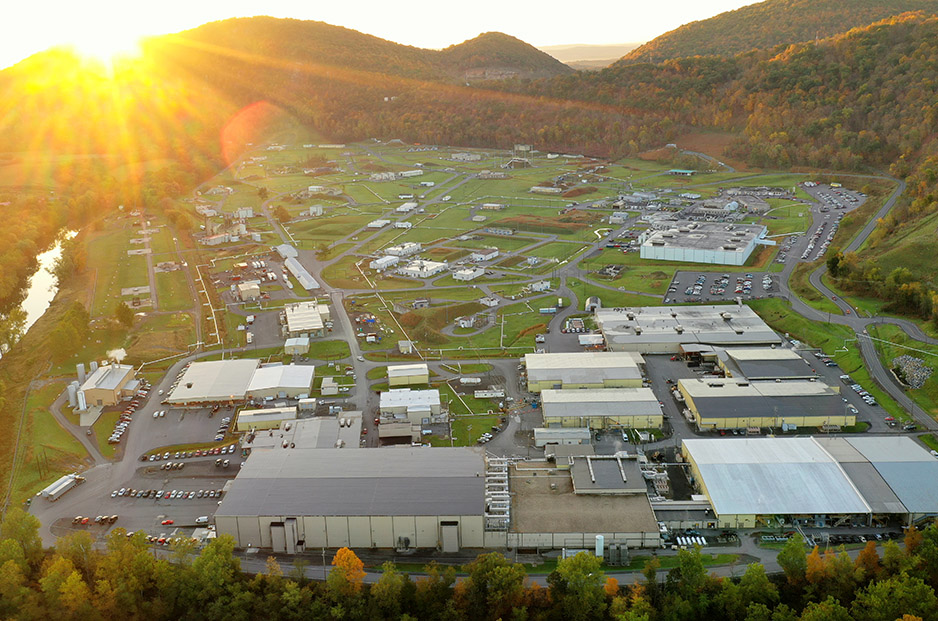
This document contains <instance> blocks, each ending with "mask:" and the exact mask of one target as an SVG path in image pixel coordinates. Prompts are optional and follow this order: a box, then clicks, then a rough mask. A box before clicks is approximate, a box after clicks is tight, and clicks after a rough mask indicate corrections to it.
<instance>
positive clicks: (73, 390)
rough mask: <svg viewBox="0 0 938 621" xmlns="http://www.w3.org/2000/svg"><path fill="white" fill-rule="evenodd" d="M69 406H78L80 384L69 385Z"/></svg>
mask: <svg viewBox="0 0 938 621" xmlns="http://www.w3.org/2000/svg"><path fill="white" fill-rule="evenodd" d="M67 390H68V405H69V406H70V407H71V408H73V409H74V408H75V406H76V405H78V382H72V383H71V384H69V385H68V389H67Z"/></svg>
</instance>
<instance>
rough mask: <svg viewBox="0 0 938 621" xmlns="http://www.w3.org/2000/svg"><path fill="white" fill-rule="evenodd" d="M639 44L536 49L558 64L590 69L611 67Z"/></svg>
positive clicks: (562, 46)
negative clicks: (581, 66) (555, 60)
mask: <svg viewBox="0 0 938 621" xmlns="http://www.w3.org/2000/svg"><path fill="white" fill-rule="evenodd" d="M639 45H641V43H619V44H612V45H591V44H572V45H542V46H540V47H538V48H537V49H539V50H541V51H542V52H545V53H547V54H550V55H551V56H553V57H554V58H556V59H557V60H559V61H560V62H562V63H564V64H566V65H569V66H571V67H578V66H580V65H588V66H590V67H591V68H594V67H597V66H601V67H605V66H607V65H611V64H612V63H613V62H614V61H616V60H618V59H620V58H622V57H623V56H625V55H626V54H628V53H629V52H631V51H632V50H634V49H635V48H637V47H638V46H639Z"/></svg>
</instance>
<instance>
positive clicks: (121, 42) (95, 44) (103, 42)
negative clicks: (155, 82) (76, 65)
mask: <svg viewBox="0 0 938 621" xmlns="http://www.w3.org/2000/svg"><path fill="white" fill-rule="evenodd" d="M68 45H69V46H70V47H72V48H74V50H75V51H76V52H77V53H78V54H80V55H81V56H84V57H86V58H89V59H91V60H96V61H99V62H101V63H105V64H110V63H113V62H114V61H115V60H118V59H121V58H133V57H136V56H139V55H140V52H141V49H140V37H139V36H138V35H134V34H130V33H121V32H113V31H111V32H87V31H86V32H84V33H82V34H81V36H78V37H74V38H73V39H72V40H71V41H69V42H68Z"/></svg>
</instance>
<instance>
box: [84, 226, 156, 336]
mask: <svg viewBox="0 0 938 621" xmlns="http://www.w3.org/2000/svg"><path fill="white" fill-rule="evenodd" d="M136 237H137V231H136V230H134V229H132V228H123V227H122V228H120V229H117V230H107V231H104V232H102V233H100V234H97V235H94V236H93V237H92V238H91V240H90V241H89V242H88V246H87V248H88V252H87V255H88V269H89V270H90V271H91V272H92V273H93V274H94V279H95V280H94V300H93V302H92V306H91V315H92V317H97V316H102V315H106V316H111V315H113V314H114V308H115V307H116V306H117V302H118V301H119V300H120V299H122V298H121V289H125V288H129V287H145V286H147V284H148V282H147V270H146V266H147V264H146V258H145V257H143V256H142V255H134V256H128V255H127V250H129V249H131V248H141V247H142V245H137V244H133V245H132V244H131V243H130V240H131V239H135V238H136ZM144 297H145V296H144Z"/></svg>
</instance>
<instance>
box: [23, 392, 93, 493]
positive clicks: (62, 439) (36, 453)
mask: <svg viewBox="0 0 938 621" xmlns="http://www.w3.org/2000/svg"><path fill="white" fill-rule="evenodd" d="M64 389H65V384H64V383H62V382H55V383H52V384H49V385H47V386H44V387H42V388H39V389H36V390H31V391H30V393H29V398H28V399H27V402H26V417H25V419H24V425H25V427H24V429H23V435H22V438H21V444H20V449H19V454H18V459H17V469H16V475H15V476H14V478H13V490H12V498H13V500H14V501H18V500H25V499H26V498H29V497H31V496H33V495H34V494H35V493H36V492H38V491H40V490H41V489H42V488H44V487H45V486H46V485H48V484H49V483H51V482H53V481H55V480H56V479H57V478H59V477H60V476H62V475H63V474H67V473H69V472H74V471H75V470H77V469H79V468H80V467H81V466H82V464H83V462H84V459H85V458H86V457H87V452H86V451H85V449H84V447H83V446H82V445H81V443H79V442H78V440H76V439H75V438H74V437H72V435H71V434H70V433H68V432H67V431H65V430H64V429H63V428H62V427H61V426H59V424H58V423H57V422H56V420H55V418H54V417H53V416H52V414H51V413H50V412H49V407H50V406H51V405H52V402H53V401H55V399H56V398H57V397H58V396H59V395H60V394H62V391H63V390H64ZM36 502H47V501H45V500H41V499H37V500H36Z"/></svg>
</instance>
